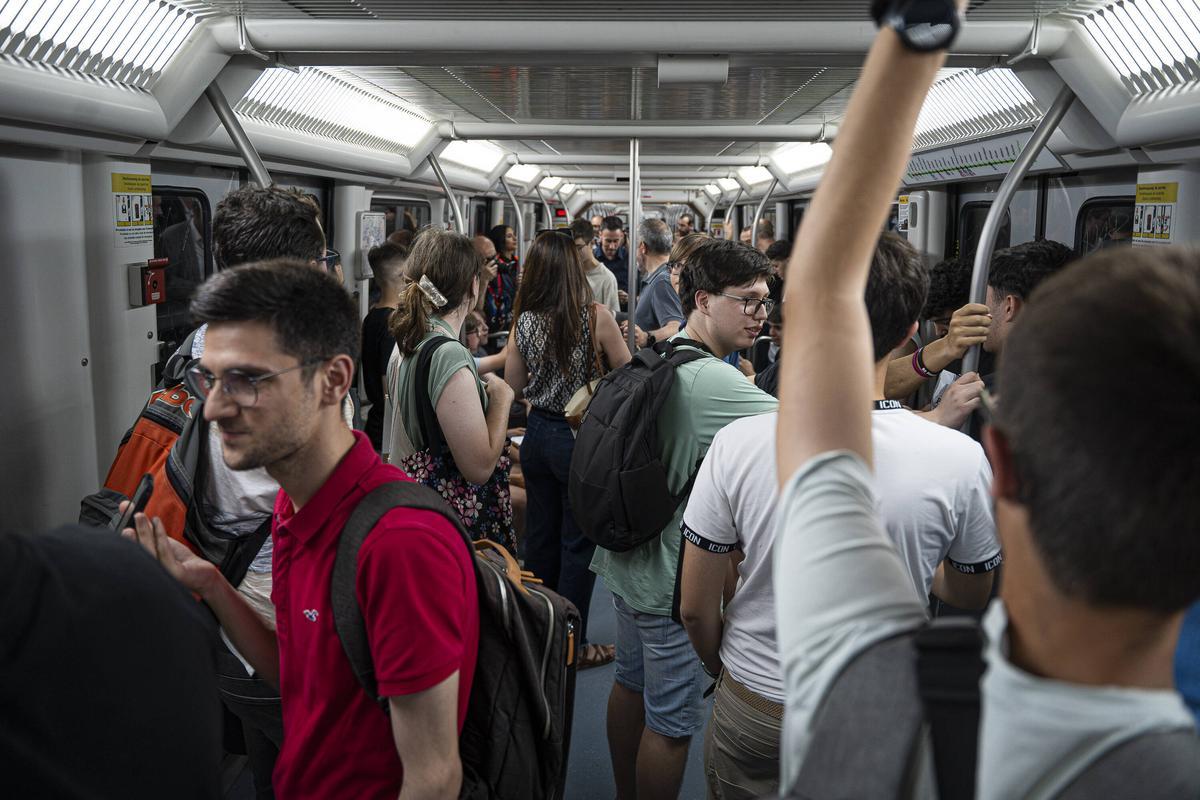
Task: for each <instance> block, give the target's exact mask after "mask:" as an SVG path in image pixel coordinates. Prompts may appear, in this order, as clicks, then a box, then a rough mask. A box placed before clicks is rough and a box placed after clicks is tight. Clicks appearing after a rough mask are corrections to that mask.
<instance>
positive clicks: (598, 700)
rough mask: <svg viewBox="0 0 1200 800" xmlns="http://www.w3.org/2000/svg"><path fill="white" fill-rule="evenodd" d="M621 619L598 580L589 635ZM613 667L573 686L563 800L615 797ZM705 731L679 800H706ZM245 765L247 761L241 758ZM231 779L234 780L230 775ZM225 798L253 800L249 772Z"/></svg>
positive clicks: (611, 631) (606, 632) (605, 635)
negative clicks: (609, 727)
mask: <svg viewBox="0 0 1200 800" xmlns="http://www.w3.org/2000/svg"><path fill="white" fill-rule="evenodd" d="M616 633H617V620H616V616H615V613H614V611H613V604H612V593H611V592H609V591H608V588H607V587H606V586H605V585H604V581H603V580H597V581H596V588H595V590H594V592H593V594H592V609H591V619H590V620H589V621H588V635H589V638H590V639H591V640H592V641H593V642H597V643H600V644H603V643H607V642H613V641H615V640H616ZM612 682H613V665H612V664H609V665H607V666H603V667H596V668H594V669H589V670H585V671H584V672H580V673H579V677H578V680H577V682H576V687H575V721H574V725H573V728H572V732H571V756H570V762H569V767H568V774H567V790H566V796H565V798H564V800H611V798H613V797H615V796H616V789H615V788H614V785H613V777H612V765H611V762H610V761H609V757H608V739H607V737H606V735H605V729H604V715H605V709H606V708H607V705H608V693H609V690H610V689H611V688H612ZM711 709H712V700H711V698H710V699H708V700H706V701H705V719H706V720H707V719H708V716H709V713H710V712H711ZM703 751H704V732H703V731H701V732H700V733H698V734H697V735H696V736H695V737H694V738H693V739H692V746H691V748H690V749H689V751H688V765H687V772H686V773H685V774H684V778H683V788H682V789H681V790H680V792H679V797H680V798H681V800H703V798H704V796H705V788H704V752H703ZM240 763H241V764H244V760H240ZM231 777H232V776H231ZM225 797H226V800H254V788H253V785H252V784H251V781H250V773H249V771H248V770H244V769H243V770H241V773H240V774H239V775H237V776H236V777H235V778H233V779H232V785H231V786H230V788H229V790H228V791H227V792H226V794H225Z"/></svg>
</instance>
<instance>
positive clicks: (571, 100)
mask: <svg viewBox="0 0 1200 800" xmlns="http://www.w3.org/2000/svg"><path fill="white" fill-rule="evenodd" d="M868 5H869V4H868V3H867V2H866V0H747V1H746V2H741V3H728V2H715V0H692V2H682V3H666V2H659V0H645V2H629V3H617V4H611V3H610V4H603V3H593V2H581V1H580V0H560V1H559V2H529V1H527V0H512V1H511V2H491V3H485V2H475V1H474V0H441V2H424V1H423V0H0V141H2V142H3V146H2V147H0V220H3V236H2V240H3V242H4V248H3V249H4V263H5V269H4V273H5V277H6V284H7V288H6V291H4V292H2V293H0V363H3V364H4V369H5V379H4V383H5V387H6V388H5V391H4V392H3V400H2V401H0V442H3V447H0V485H2V486H3V487H4V489H3V497H4V498H5V500H6V502H5V507H6V517H7V519H6V521H5V527H11V528H15V529H21V530H28V531H35V530H44V529H48V528H51V527H54V526H57V525H60V524H63V523H67V522H72V521H74V520H75V518H76V516H77V514H78V510H79V503H80V498H83V497H85V496H87V495H89V494H90V493H92V492H94V491H96V488H97V487H98V486H100V485H102V483H103V481H104V478H105V475H106V473H107V472H108V470H109V467H110V464H112V463H113V459H114V456H115V455H116V453H117V448H118V446H119V445H120V444H121V443H122V439H123V436H124V435H125V433H126V431H127V430H129V428H130V425H131V424H132V422H133V420H134V417H135V415H136V414H137V412H138V410H139V409H140V408H142V406H143V405H144V404H145V402H146V397H147V396H148V393H149V392H151V391H152V390H153V389H154V387H155V386H156V385H157V384H158V383H159V381H160V380H161V379H162V376H163V372H164V369H165V368H166V365H167V362H168V359H169V358H170V356H171V355H172V354H173V353H175V352H176V350H177V348H179V346H180V344H181V342H183V341H184V339H185V338H186V337H187V336H188V334H189V332H190V331H191V330H192V329H193V321H192V318H191V315H190V313H189V305H188V304H189V301H190V299H191V297H192V296H193V293H194V291H195V290H196V288H197V287H198V286H199V285H201V284H202V283H203V282H204V281H205V280H206V279H208V278H210V277H211V276H214V275H216V274H217V273H218V268H217V264H218V259H217V254H216V253H215V252H214V244H213V235H212V228H213V217H214V211H215V209H216V208H217V206H218V204H219V203H220V202H221V200H222V198H223V197H225V196H226V195H227V194H228V193H230V192H231V191H234V190H237V189H239V188H240V187H243V186H247V185H259V186H269V185H275V186H280V187H291V188H296V189H298V190H300V191H301V192H303V193H304V194H306V195H308V196H309V197H311V199H312V200H313V201H314V202H315V203H316V204H317V206H318V207H319V208H320V222H321V225H322V228H323V230H324V232H325V236H326V239H327V246H328V248H329V249H330V250H331V251H333V252H336V253H337V254H339V256H340V263H341V267H342V271H341V275H342V279H343V281H344V286H345V289H346V291H347V292H349V293H350V294H351V296H352V297H353V298H354V300H355V303H356V305H357V307H358V310H359V315H360V318H361V317H365V316H366V315H367V312H368V310H369V308H370V306H371V304H372V302H373V300H374V297H375V296H377V292H378V288H377V287H376V285H375V281H374V280H373V275H372V272H371V267H370V265H369V264H368V260H367V253H368V251H369V250H370V249H371V248H372V247H374V246H375V245H378V244H380V243H381V242H382V241H383V240H384V239H385V238H386V237H388V236H389V235H391V234H394V233H395V232H397V231H402V230H408V231H411V232H413V233H414V234H416V233H417V232H419V231H422V230H424V229H427V228H429V227H433V228H449V229H451V230H453V231H457V232H462V233H466V234H467V235H468V236H476V235H486V234H487V233H488V231H489V230H490V229H492V228H493V227H494V226H497V225H503V226H509V227H511V228H512V229H513V230H514V233H516V235H517V237H518V240H519V241H518V248H517V253H516V256H517V258H518V260H521V261H523V259H524V257H525V255H526V254H527V253H528V252H529V250H530V248H531V247H532V246H533V243H534V242H535V240H536V239H537V237H538V235H539V232H540V231H544V230H546V229H553V228H565V227H567V226H568V225H569V224H570V223H572V222H573V221H575V220H578V219H590V218H593V217H596V216H600V217H609V216H616V217H619V218H620V219H621V220H622V222H623V224H624V227H625V229H626V231H625V243H626V247H627V248H628V249H629V251H630V252H636V251H637V248H638V244H639V242H638V235H639V234H638V227H639V223H640V222H642V221H643V220H646V219H661V220H663V221H664V222H666V223H667V225H668V226H670V228H671V229H672V230H674V229H675V228H676V225H677V223H678V221H679V219H680V218H681V217H682V216H684V215H687V216H689V217H691V219H692V227H693V228H694V229H695V230H697V231H700V232H703V233H706V234H711V235H712V236H715V237H718V238H732V239H735V240H736V239H738V238H739V236H740V237H741V238H742V239H743V240H744V241H750V242H754V241H756V240H758V238H759V235H760V234H761V233H763V232H764V231H767V230H769V231H773V232H774V234H773V237H772V238H775V239H790V238H794V236H793V234H794V232H795V231H796V230H797V228H798V227H799V226H800V225H801V224H802V222H803V220H804V218H805V214H806V211H807V209H808V208H809V205H810V203H811V201H812V197H813V193H814V191H815V190H816V188H817V187H818V186H819V185H820V184H821V182H822V178H823V175H824V173H825V169H826V166H827V164H828V162H829V161H830V158H831V157H832V154H833V153H835V152H836V150H837V147H838V137H839V128H840V126H841V124H842V121H843V118H844V115H845V112H846V109H847V104H848V102H849V99H850V97H851V93H852V92H853V91H854V89H855V87H856V84H857V82H858V79H859V75H860V70H861V69H862V65H863V61H864V57H865V55H866V53H867V51H868V48H869V47H870V46H871V43H872V41H873V40H874V37H875V33H876V26H875V25H874V24H872V22H871V20H870V19H869V17H868ZM964 20H965V22H964V25H963V28H962V31H961V33H960V34H959V36H958V37H957V39H956V40H955V41H954V44H953V46H952V47H951V49H950V51H949V55H948V57H947V59H946V62H945V66H944V67H943V68H942V69H941V71H940V72H939V73H938V75H937V78H936V80H935V82H934V84H933V87H932V89H931V90H930V92H929V94H928V96H927V98H926V100H925V104H924V106H923V108H922V110H921V112H920V116H919V119H918V122H917V126H916V132H915V137H914V139H913V145H912V157H911V161H910V162H909V165H908V167H907V171H906V172H905V175H904V178H903V184H902V186H901V187H900V189H899V191H898V192H897V195H896V197H895V198H894V200H895V202H894V205H893V211H892V217H891V221H890V222H889V227H890V228H891V229H892V230H895V231H897V232H898V233H900V234H901V235H902V236H903V237H905V238H906V239H907V241H908V242H909V243H911V244H912V245H913V246H914V247H915V248H916V249H917V250H918V251H920V252H921V253H922V254H923V255H924V256H925V258H926V259H927V260H928V261H929V262H930V263H934V262H938V261H942V260H943V259H947V258H952V257H957V258H959V259H961V260H962V261H964V262H965V263H968V264H972V265H976V268H977V269H978V264H979V263H982V264H984V265H986V263H987V260H988V259H989V258H990V257H991V254H992V253H993V252H994V251H995V250H999V249H1003V248H1006V247H1010V246H1014V245H1019V244H1021V243H1025V242H1032V241H1036V240H1039V239H1049V240H1053V241H1056V242H1061V243H1064V244H1065V245H1067V246H1068V247H1069V248H1070V249H1071V250H1072V251H1073V252H1074V253H1075V254H1076V255H1077V256H1085V255H1088V254H1091V253H1095V252H1098V251H1102V250H1106V249H1109V248H1117V247H1132V248H1156V247H1161V246H1163V245H1168V244H1183V243H1188V242H1193V243H1194V242H1195V241H1197V240H1198V239H1200V0H970V2H969V5H968V7H967V10H966V12H965V14H964ZM745 229H749V233H743V231H744V230H745ZM635 269H636V267H631V270H630V271H631V277H634V283H635V284H636V277H635V276H634V274H633V272H634V270H635ZM637 299H638V298H637V291H636V290H633V291H631V292H630V297H629V308H628V312H629V313H630V315H632V314H633V312H634V307H635V306H636V303H637ZM504 333H505V332H503V331H494V330H493V331H492V335H493V336H496V335H500V336H501V338H502V337H503V334H504ZM629 336H630V339H629V341H630V343H631V344H632V341H633V339H632V333H630V334H629ZM764 352H765V350H764ZM744 355H745V356H747V357H748V356H750V355H751V354H750V351H749V350H747V351H746V353H745V354H744ZM355 393H356V394H357V392H355ZM358 402H359V403H360V404H361V403H363V402H365V401H364V400H363V399H362V398H359V401H358ZM360 416H361V415H360ZM358 422H359V423H360V424H359V427H361V422H362V419H361V418H360V419H359V420H358ZM596 591H597V596H598V597H599V596H600V594H601V593H603V592H604V589H603V583H602V582H599V583H598V584H597V590H596ZM610 605H611V601H608V600H605V602H600V601H599V600H597V601H596V602H594V603H593V604H592V607H593V610H594V612H595V613H594V618H593V620H592V631H593V637H595V638H596V640H597V641H608V642H611V641H613V637H614V636H615V625H616V623H615V621H614V618H613V615H612V612H611V610H610V609H609V608H608V607H609V606H610ZM596 609H599V610H596ZM314 613H315V612H314ZM611 683H612V677H611V674H610V670H608V669H597V670H590V671H588V672H583V673H580V676H579V678H578V682H577V684H576V687H575V691H576V699H575V711H574V723H573V725H574V727H573V734H572V741H571V753H570V759H571V761H570V764H571V768H570V772H569V775H568V776H567V778H566V788H565V794H564V795H563V796H565V797H566V798H568V799H579V798H592V797H596V798H599V797H610V796H613V794H614V789H613V776H612V774H611V771H610V765H609V761H608V745H607V744H606V740H605V724H604V711H603V709H604V703H605V698H606V697H607V696H608V691H609V687H610V686H611ZM702 738H703V737H699V738H697V740H696V741H694V742H693V744H692V747H691V751H690V753H689V755H688V759H689V761H688V767H687V773H686V776H685V778H684V782H683V786H682V789H681V792H680V796H682V797H702V796H704V792H705V788H704V787H705V777H704V774H703V765H702V761H703V752H702V751H703V750H704V747H703V746H701V745H700V744H699V741H700V739H702ZM224 765H225V772H224V774H223V776H222V781H223V783H222V787H221V788H222V792H223V793H224V795H225V796H227V797H251V796H254V792H253V789H252V786H251V779H250V777H249V774H248V771H247V770H246V769H245V767H246V761H245V758H244V757H242V756H241V755H240V754H236V753H234V754H229V755H227V757H226V760H225V762H224ZM259 796H262V795H259ZM710 796H711V795H710Z"/></svg>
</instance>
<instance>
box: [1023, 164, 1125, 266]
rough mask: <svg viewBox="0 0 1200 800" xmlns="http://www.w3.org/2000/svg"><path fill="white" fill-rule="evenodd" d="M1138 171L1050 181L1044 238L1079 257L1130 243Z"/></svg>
mask: <svg viewBox="0 0 1200 800" xmlns="http://www.w3.org/2000/svg"><path fill="white" fill-rule="evenodd" d="M1137 180H1138V178H1137V171H1136V170H1133V169H1128V170H1127V169H1120V170H1107V171H1104V172H1094V173H1087V174H1083V175H1065V176H1062V177H1057V176H1056V177H1052V178H1050V179H1049V182H1048V185H1047V190H1046V222H1045V225H1046V238H1047V239H1053V240H1054V241H1056V242H1062V243H1063V244H1065V245H1067V246H1068V247H1073V248H1074V249H1075V252H1076V253H1077V254H1078V255H1081V256H1082V255H1087V254H1088V253H1091V252H1095V251H1096V250H1099V249H1103V248H1106V247H1111V246H1114V245H1118V244H1122V243H1124V242H1131V241H1132V235H1133V205H1134V192H1135V191H1136V186H1137Z"/></svg>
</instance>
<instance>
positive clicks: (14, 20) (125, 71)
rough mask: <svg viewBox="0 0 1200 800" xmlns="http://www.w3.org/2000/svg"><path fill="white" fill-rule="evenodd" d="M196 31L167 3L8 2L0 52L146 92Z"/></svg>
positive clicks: (0, 19)
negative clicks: (83, 73) (131, 86)
mask: <svg viewBox="0 0 1200 800" xmlns="http://www.w3.org/2000/svg"><path fill="white" fill-rule="evenodd" d="M195 27H196V16H195V15H194V14H192V13H190V12H189V11H187V10H186V9H184V8H182V7H181V6H180V5H178V4H175V3H171V2H165V0H91V2H87V1H86V0H41V2H34V1H33V0H31V1H30V2H24V3H22V2H19V0H7V2H0V54H3V55H8V56H15V57H17V58H26V59H30V60H32V61H38V62H41V63H44V64H52V65H54V66H56V67H62V68H64V69H71V70H78V71H80V72H86V73H88V74H90V75H97V76H99V77H102V78H108V79H110V80H114V81H119V82H121V83H127V84H130V85H133V86H138V87H140V88H149V87H150V86H152V85H153V84H154V81H155V80H157V78H158V76H159V74H160V73H161V72H162V70H163V69H164V68H165V67H166V66H167V64H168V63H170V61H171V59H172V58H174V57H175V56H176V55H177V54H178V53H179V51H180V49H181V48H182V47H183V45H184V43H185V42H186V41H187V38H188V35H189V34H190V33H191V32H192V30H193V29H194V28H195Z"/></svg>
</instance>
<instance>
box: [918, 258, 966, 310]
mask: <svg viewBox="0 0 1200 800" xmlns="http://www.w3.org/2000/svg"><path fill="white" fill-rule="evenodd" d="M970 299H971V266H970V265H969V264H967V263H966V262H965V261H960V260H959V259H957V258H948V259H946V260H945V261H942V262H940V263H938V264H937V266H935V267H934V268H933V269H932V270H930V271H929V297H928V298H926V300H925V310H924V311H923V312H921V317H922V318H923V319H937V318H938V317H940V316H942V315H943V314H953V313H954V312H955V311H958V310H959V309H960V308H962V307H963V306H965V305H966V304H967V302H968V301H969V300H970Z"/></svg>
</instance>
